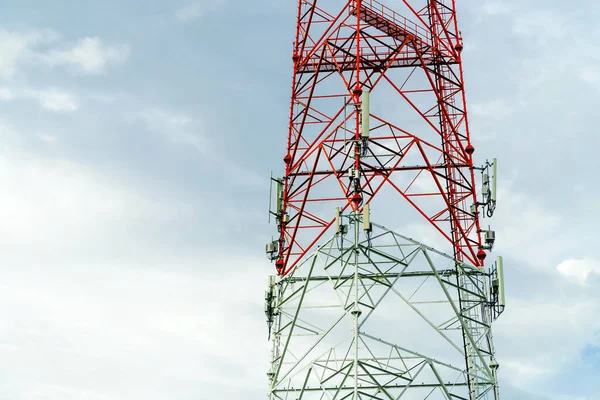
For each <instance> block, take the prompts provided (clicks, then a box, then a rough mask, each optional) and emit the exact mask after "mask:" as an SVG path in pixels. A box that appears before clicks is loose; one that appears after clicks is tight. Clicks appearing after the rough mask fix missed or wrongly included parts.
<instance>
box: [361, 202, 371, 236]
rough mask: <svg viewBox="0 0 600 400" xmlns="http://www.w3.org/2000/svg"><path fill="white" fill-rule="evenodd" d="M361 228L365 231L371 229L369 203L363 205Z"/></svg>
mask: <svg viewBox="0 0 600 400" xmlns="http://www.w3.org/2000/svg"><path fill="white" fill-rule="evenodd" d="M363 229H364V230H365V231H370V230H371V205H370V204H369V203H367V204H365V206H364V207H363Z"/></svg>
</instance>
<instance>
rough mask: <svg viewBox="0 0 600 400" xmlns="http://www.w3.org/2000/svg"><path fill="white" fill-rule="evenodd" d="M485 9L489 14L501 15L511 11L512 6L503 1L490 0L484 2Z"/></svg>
mask: <svg viewBox="0 0 600 400" xmlns="http://www.w3.org/2000/svg"><path fill="white" fill-rule="evenodd" d="M483 11H484V12H485V13H486V14H488V15H501V14H508V13H510V11H511V8H510V6H509V5H508V4H507V3H505V2H503V1H488V2H486V3H484V4H483Z"/></svg>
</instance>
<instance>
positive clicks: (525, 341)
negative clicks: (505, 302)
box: [494, 294, 600, 389]
mask: <svg viewBox="0 0 600 400" xmlns="http://www.w3.org/2000/svg"><path fill="white" fill-rule="evenodd" d="M599 313H600V304H599V303H598V301H597V300H596V299H594V298H579V297H577V296H576V295H573V294H566V295H565V296H559V295H554V296H551V297H547V298H539V299H527V300H525V299H513V300H511V302H510V308H509V309H507V310H506V311H505V313H504V314H503V315H502V316H501V317H500V319H499V320H498V322H497V323H496V326H495V332H494V333H495V337H496V338H497V341H498V344H501V345H502V349H503V352H500V353H498V357H499V359H500V364H501V368H502V366H503V365H506V366H507V367H508V368H502V370H503V371H504V372H503V377H506V379H507V380H509V381H510V382H511V383H512V384H513V385H515V386H517V387H521V388H524V389H526V388H527V387H530V386H531V385H535V384H539V383H540V382H541V381H542V380H546V381H547V380H548V379H551V378H552V377H553V376H554V375H555V374H559V373H560V371H563V370H564V369H565V368H566V367H567V366H568V365H569V364H570V363H572V362H576V361H577V360H578V358H579V356H580V354H581V352H582V351H583V350H584V349H585V347H586V346H587V345H593V344H597V339H598V338H597V336H596V332H597V331H598V330H600V320H597V319H596V318H590V316H593V315H598V314H599Z"/></svg>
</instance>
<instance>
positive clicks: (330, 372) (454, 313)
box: [269, 213, 497, 400]
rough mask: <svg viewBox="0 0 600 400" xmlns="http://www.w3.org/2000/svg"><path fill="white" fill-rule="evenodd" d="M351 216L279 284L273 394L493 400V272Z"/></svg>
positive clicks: (274, 292) (275, 303) (274, 311)
mask: <svg viewBox="0 0 600 400" xmlns="http://www.w3.org/2000/svg"><path fill="white" fill-rule="evenodd" d="M347 218H348V222H349V225H350V230H349V232H348V233H347V234H346V235H342V234H337V235H335V236H333V237H332V238H331V239H329V240H328V241H326V242H325V243H323V244H322V245H321V246H319V248H318V249H317V250H316V251H315V252H314V253H313V254H312V255H311V256H310V257H308V258H306V259H305V260H304V261H303V262H302V263H301V264H300V265H298V266H297V268H296V269H295V270H293V271H292V272H291V273H290V274H288V275H287V276H286V277H280V278H278V279H279V280H277V281H276V280H273V281H272V283H273V284H272V286H271V289H270V290H271V293H272V295H271V297H270V304H271V307H272V308H271V314H272V320H273V329H272V335H273V346H274V347H273V360H272V366H271V370H270V372H269V379H270V383H271V390H270V399H271V400H274V399H282V400H283V399H287V400H291V399H328V400H333V399H381V400H384V399H385V400H392V399H432V400H433V399H488V398H489V399H493V398H494V397H493V396H494V395H495V393H494V390H495V386H496V382H497V380H496V369H497V363H496V362H495V359H494V356H493V350H494V349H493V344H492V335H491V325H490V324H491V319H492V312H491V310H492V308H491V307H490V306H491V305H493V300H492V299H491V297H490V293H489V292H488V280H489V278H490V274H489V273H485V272H484V271H483V270H482V269H481V268H477V267H474V266H472V265H469V264H466V263H462V262H458V261H457V260H456V259H454V258H452V257H451V256H448V255H446V254H443V253H440V252H438V251H436V250H434V249H432V248H430V247H427V246H425V245H423V244H421V243H419V242H417V241H415V240H412V239H410V238H408V237H405V236H403V235H400V234H398V233H395V232H392V231H390V230H388V229H386V228H385V227H383V226H380V225H376V224H373V225H372V229H373V230H372V231H371V233H370V234H369V235H368V236H363V237H362V239H359V238H358V230H359V229H357V228H358V224H357V223H355V222H357V221H356V220H357V219H360V218H361V215H360V214H358V213H356V214H351V215H350V216H349V217H347ZM355 239H358V240H355ZM273 278H274V277H273ZM466 358H467V359H468V360H469V362H468V363H467V364H465V359H466Z"/></svg>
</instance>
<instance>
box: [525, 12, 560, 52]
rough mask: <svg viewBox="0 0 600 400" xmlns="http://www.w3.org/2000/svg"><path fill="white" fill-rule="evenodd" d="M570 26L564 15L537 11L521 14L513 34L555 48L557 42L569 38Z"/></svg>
mask: <svg viewBox="0 0 600 400" xmlns="http://www.w3.org/2000/svg"><path fill="white" fill-rule="evenodd" d="M569 26H570V25H569V23H568V20H567V18H566V17H565V16H564V15H561V14H559V13H556V12H550V11H540V10H536V11H533V12H527V13H519V14H518V16H517V17H516V18H515V21H514V25H513V32H514V33H516V34H518V35H520V36H527V37H530V38H534V39H536V40H537V44H538V45H540V46H546V45H547V46H555V45H556V41H557V40H562V39H566V38H567V37H568V35H569V33H570V28H569Z"/></svg>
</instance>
